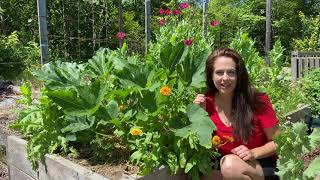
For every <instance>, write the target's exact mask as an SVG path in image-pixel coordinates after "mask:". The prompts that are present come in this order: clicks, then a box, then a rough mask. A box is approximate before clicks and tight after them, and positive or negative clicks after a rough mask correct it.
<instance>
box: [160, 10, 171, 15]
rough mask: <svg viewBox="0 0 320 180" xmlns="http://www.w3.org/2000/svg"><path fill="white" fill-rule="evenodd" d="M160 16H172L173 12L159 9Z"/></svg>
mask: <svg viewBox="0 0 320 180" xmlns="http://www.w3.org/2000/svg"><path fill="white" fill-rule="evenodd" d="M159 14H160V15H170V14H171V11H170V9H162V8H160V9H159Z"/></svg>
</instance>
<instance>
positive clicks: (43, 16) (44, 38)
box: [37, 0, 49, 65]
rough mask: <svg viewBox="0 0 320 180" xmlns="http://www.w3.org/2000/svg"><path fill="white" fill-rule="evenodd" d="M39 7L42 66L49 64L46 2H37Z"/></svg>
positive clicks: (39, 0) (41, 0) (44, 0)
mask: <svg viewBox="0 0 320 180" xmlns="http://www.w3.org/2000/svg"><path fill="white" fill-rule="evenodd" d="M37 7H38V23H39V38H40V50H41V65H43V64H46V63H47V62H49V58H48V51H49V47H48V46H49V45H48V29H47V10H46V0H37Z"/></svg>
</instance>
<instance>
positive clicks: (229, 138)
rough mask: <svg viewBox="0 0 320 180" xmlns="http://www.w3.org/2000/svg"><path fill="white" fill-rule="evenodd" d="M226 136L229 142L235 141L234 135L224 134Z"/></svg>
mask: <svg viewBox="0 0 320 180" xmlns="http://www.w3.org/2000/svg"><path fill="white" fill-rule="evenodd" d="M223 137H224V138H226V140H227V141H229V142H233V141H234V138H233V137H232V136H223Z"/></svg>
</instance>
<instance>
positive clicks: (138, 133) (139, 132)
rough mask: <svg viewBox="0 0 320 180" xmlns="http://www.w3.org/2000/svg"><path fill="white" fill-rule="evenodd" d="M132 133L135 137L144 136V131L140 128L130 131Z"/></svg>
mask: <svg viewBox="0 0 320 180" xmlns="http://www.w3.org/2000/svg"><path fill="white" fill-rule="evenodd" d="M130 133H131V134H132V135H133V136H140V135H141V134H142V130H141V129H139V128H132V129H131V130H130Z"/></svg>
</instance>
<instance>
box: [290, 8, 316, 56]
mask: <svg viewBox="0 0 320 180" xmlns="http://www.w3.org/2000/svg"><path fill="white" fill-rule="evenodd" d="M299 16H300V19H301V21H302V26H303V29H304V33H303V37H302V38H297V39H294V41H293V42H294V50H296V51H317V50H320V38H319V37H320V32H319V29H320V15H318V16H315V17H310V18H307V17H306V16H305V15H304V14H303V13H300V14H299Z"/></svg>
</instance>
